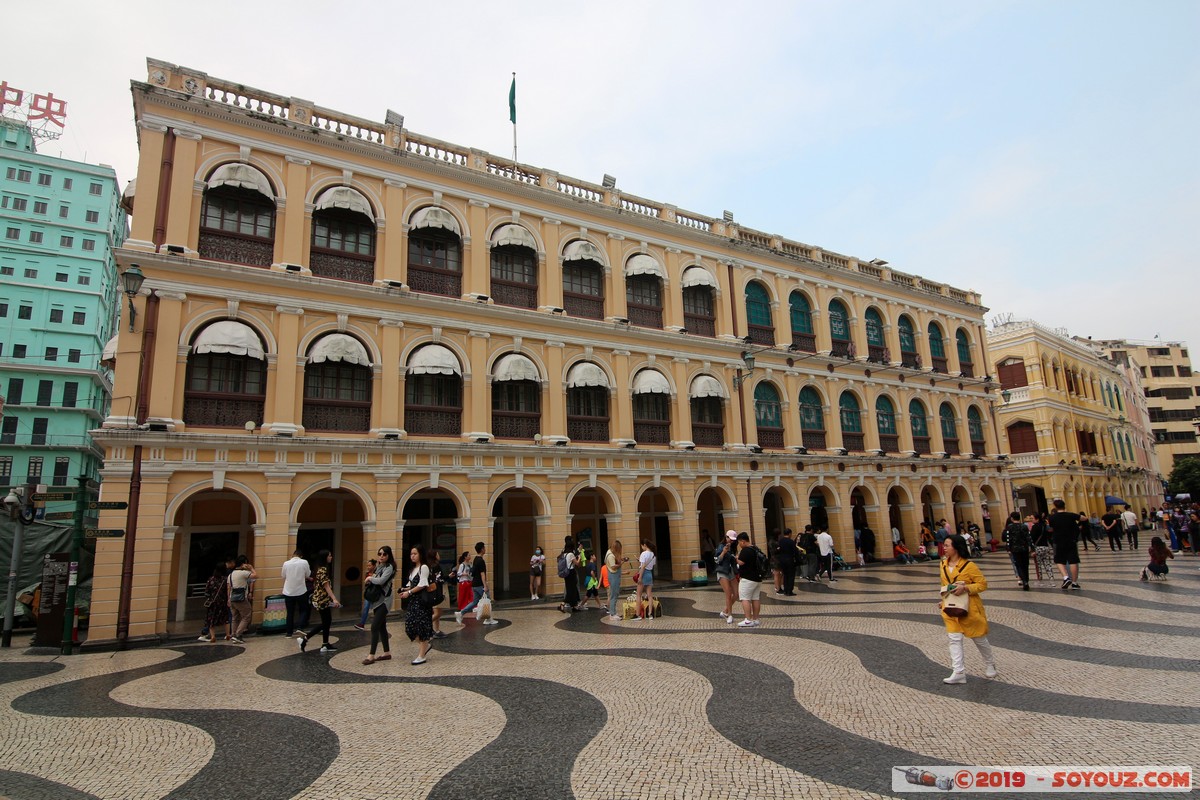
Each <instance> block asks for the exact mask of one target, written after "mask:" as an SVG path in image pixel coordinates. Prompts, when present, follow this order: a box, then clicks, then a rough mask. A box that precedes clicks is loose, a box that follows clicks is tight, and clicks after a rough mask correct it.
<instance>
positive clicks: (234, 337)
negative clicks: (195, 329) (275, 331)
mask: <svg viewBox="0 0 1200 800" xmlns="http://www.w3.org/2000/svg"><path fill="white" fill-rule="evenodd" d="M192 352H193V353H196V354H197V355H200V354H202V353H229V354H230V355H235V356H250V357H251V358H257V359H259V360H260V361H261V360H263V359H265V358H266V353H264V352H263V346H262V340H261V339H259V338H258V334H257V333H255V332H254V329H253V328H251V327H250V326H249V325H247V324H245V323H244V322H238V321H237V320H233V319H225V320H221V321H220V322H214V323H213V324H212V325H209V326H208V327H207V328H205V329H204V330H202V331H200V335H199V336H197V337H196V341H194V342H193V343H192Z"/></svg>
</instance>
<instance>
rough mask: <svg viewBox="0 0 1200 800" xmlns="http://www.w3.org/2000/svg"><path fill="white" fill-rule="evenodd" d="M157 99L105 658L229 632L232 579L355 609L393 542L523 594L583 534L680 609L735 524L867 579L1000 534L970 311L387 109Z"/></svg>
mask: <svg viewBox="0 0 1200 800" xmlns="http://www.w3.org/2000/svg"><path fill="white" fill-rule="evenodd" d="M132 91H133V99H134V109H135V113H136V120H137V131H138V137H139V145H140V161H139V167H138V176H137V184H136V188H135V189H133V190H132V191H131V192H130V193H129V194H130V198H129V203H130V205H131V206H132V208H133V224H132V235H131V237H130V239H129V240H128V241H127V243H126V247H125V248H124V249H123V250H122V251H121V252H120V254H119V257H120V265H121V269H122V270H123V271H125V272H128V271H131V270H134V268H135V265H136V272H141V273H142V274H144V276H145V282H144V284H143V285H142V286H141V289H140V292H139V293H138V294H137V295H136V297H134V298H133V299H132V301H131V308H132V310H133V315H132V316H131V318H130V320H129V322H130V324H128V325H122V329H121V333H120V338H119V340H118V341H117V342H116V345H115V363H116V368H115V370H116V373H115V374H116V380H115V390H114V403H113V406H114V412H113V416H111V417H109V418H108V419H107V420H105V422H104V425H103V428H102V430H100V431H98V436H97V440H98V441H99V442H100V443H101V444H102V445H103V446H104V448H105V452H106V461H105V470H104V488H103V495H104V499H106V500H120V499H124V498H125V497H126V496H128V497H129V499H130V509H129V512H128V516H125V517H123V516H122V515H121V513H120V512H111V516H107V517H106V518H105V519H103V520H102V521H101V525H102V526H103V527H120V526H121V525H122V523H123V524H124V526H125V527H126V528H127V530H128V531H129V533H128V534H127V536H126V538H125V539H124V540H121V539H112V540H103V541H100V542H98V546H97V557H96V564H97V567H96V579H95V590H94V593H93V604H92V614H91V631H90V636H91V638H92V639H93V640H98V641H106V640H111V639H113V638H124V637H125V636H129V637H131V638H133V637H142V636H146V637H152V636H157V635H162V634H164V633H166V632H169V631H171V630H173V629H174V628H175V627H177V626H181V625H182V624H184V623H187V621H188V620H192V619H196V618H198V617H200V616H202V612H203V608H202V600H201V598H200V596H199V591H198V587H200V586H201V585H202V584H203V583H204V581H205V579H206V578H207V577H208V575H209V574H210V573H211V571H212V567H213V564H214V563H215V562H216V561H217V560H218V559H220V558H223V557H224V556H225V555H226V554H231V553H235V552H244V553H246V554H248V555H249V556H250V557H251V560H252V561H253V562H254V563H255V565H256V566H257V567H258V568H259V572H260V583H259V594H260V596H261V595H262V594H264V593H266V594H271V593H273V592H277V591H278V590H279V588H280V585H281V581H280V579H279V577H278V574H279V565H280V564H281V563H282V562H283V561H284V560H285V559H286V558H287V557H288V556H289V555H290V553H291V551H292V550H293V548H295V547H297V546H300V547H301V548H302V549H304V550H305V551H306V552H308V553H309V554H311V553H312V552H314V551H315V549H317V548H321V547H328V548H329V549H331V550H332V551H333V553H334V555H335V559H336V562H335V563H336V567H337V568H336V570H335V578H336V579H335V589H336V590H337V591H338V593H339V594H340V595H341V598H342V601H343V602H344V603H346V604H347V605H348V606H350V607H354V605H355V604H356V603H357V601H358V598H359V597H360V588H361V568H362V564H363V561H364V559H365V558H366V557H367V556H369V555H372V554H373V553H374V552H375V549H376V548H377V547H378V546H379V545H381V544H390V545H392V546H393V547H395V548H397V552H398V553H399V552H401V548H403V549H405V550H406V549H407V547H408V546H410V545H411V544H414V543H422V544H426V545H436V546H437V547H438V548H439V549H440V553H441V557H442V558H443V559H444V560H447V561H453V559H454V558H455V557H456V556H457V555H458V554H459V553H461V552H462V551H464V550H468V549H470V548H471V547H472V546H473V545H474V543H475V542H477V541H483V542H486V543H487V544H488V546H489V551H488V552H489V555H488V558H489V563H490V564H491V565H492V574H493V582H494V586H495V588H496V590H497V592H498V593H499V594H501V595H502V596H503V595H504V594H511V595H521V594H523V593H524V590H525V588H526V586H527V583H528V581H527V574H528V572H527V570H528V563H529V557H530V554H531V553H532V550H533V548H534V546H535V545H541V546H543V547H544V548H546V550H547V551H548V553H549V554H550V555H551V557H553V556H554V555H556V554H557V553H558V551H559V549H560V548H561V545H562V541H563V537H564V536H565V535H567V534H573V535H575V536H576V537H578V538H580V539H582V540H583V541H584V542H585V543H586V544H588V545H590V547H592V548H598V549H600V551H601V553H603V551H604V548H605V547H607V546H608V545H609V543H611V542H612V541H613V540H614V539H618V540H621V541H622V542H623V544H624V545H625V547H626V551H627V552H632V553H636V550H637V546H636V543H637V541H638V540H639V539H648V540H650V541H653V542H655V544H656V546H657V548H658V554H659V563H660V572H661V573H662V577H664V578H666V579H668V580H675V581H681V580H687V579H688V578H689V577H690V576H691V571H690V570H691V568H692V562H693V561H694V560H697V559H699V558H700V557H701V554H702V551H704V550H705V549H706V547H705V542H706V541H707V540H708V539H709V538H710V537H711V538H712V539H715V538H717V537H718V536H719V535H720V532H721V531H723V530H725V529H726V528H736V529H738V530H746V531H749V532H751V533H752V534H753V535H754V537H755V538H756V539H760V540H761V539H763V538H764V537H768V536H770V535H772V534H773V533H774V532H775V531H777V530H780V529H783V528H785V527H790V528H793V529H797V530H798V529H800V528H802V527H803V526H804V525H805V524H808V523H809V522H810V521H811V522H815V523H816V524H818V525H828V526H829V527H830V529H831V532H832V534H833V536H834V538H835V540H836V542H837V544H838V547H839V548H840V550H841V551H842V552H843V553H847V554H849V555H850V556H851V557H852V556H853V550H854V545H853V538H852V537H853V529H854V528H855V527H861V526H863V525H870V526H871V527H872V528H874V529H875V530H876V531H878V532H880V536H879V541H880V542H881V543H885V542H887V541H889V537H888V536H887V534H886V531H888V530H889V529H890V527H891V526H892V525H893V524H895V525H896V526H898V527H899V528H900V529H901V530H902V531H903V533H904V535H905V537H906V538H907V540H908V542H909V544H910V545H913V546H915V541H916V532H917V527H918V521H919V520H920V519H921V518H923V517H928V518H932V519H938V518H941V517H946V518H949V519H959V520H963V521H966V520H968V519H974V520H976V521H981V520H982V519H983V518H985V517H987V516H988V510H989V508H990V513H991V515H992V516H996V517H997V518H998V516H999V514H1000V513H1003V511H1004V508H1003V507H1002V505H1003V503H1002V498H1006V497H1007V491H1006V487H1005V483H1004V462H1003V461H1001V460H999V459H997V458H996V456H997V454H998V453H1000V452H1001V450H1000V447H999V445H998V442H997V438H996V432H995V430H994V427H993V424H992V419H993V416H992V401H993V400H994V399H996V398H997V395H996V392H995V384H994V383H992V382H991V381H990V379H989V377H988V375H987V374H986V373H987V364H989V363H990V361H989V357H988V352H987V349H986V340H985V336H984V327H983V320H982V314H983V312H984V309H983V308H982V306H981V305H980V298H979V297H978V295H976V294H974V293H973V292H968V291H963V290H960V289H956V288H953V287H951V286H948V285H946V284H943V283H939V282H936V281H932V280H928V279H925V278H921V277H918V276H915V275H911V274H907V273H903V272H900V271H896V270H893V269H891V268H889V266H888V265H887V264H886V263H884V262H882V261H878V260H876V261H870V262H868V261H863V260H859V259H857V258H854V257H851V256H848V255H841V254H837V253H835V252H831V251H827V250H824V249H822V248H819V247H816V246H813V245H808V244H803V243H800V242H797V241H792V240H789V239H785V238H783V237H781V236H778V235H775V234H770V233H765V232H760V231H756V230H753V229H751V228H749V227H745V226H743V225H741V224H739V223H738V222H736V221H734V220H733V219H732V218H731V217H729V216H728V215H726V216H725V217H724V218H711V217H707V216H704V215H700V214H695V213H692V212H686V211H683V210H681V209H679V208H677V207H675V206H673V205H670V204H666V203H660V202H656V201H652V200H649V199H645V198H640V197H636V196H633V195H630V194H628V193H626V192H623V191H621V190H619V189H618V188H616V186H615V181H612V180H605V181H603V182H602V183H601V184H593V183H590V182H587V181H583V180H577V179H574V178H568V177H566V176H563V175H559V174H557V173H556V172H554V171H552V170H548V169H542V168H537V167H532V166H529V165H525V164H518V163H514V162H512V161H510V160H508V159H504V158H499V157H496V156H493V155H491V154H488V153H485V152H482V151H479V150H476V149H472V148H470V147H462V146H459V145H455V144H451V143H448V142H443V141H438V140H435V139H431V138H429V137H425V136H420V135H417V134H415V133H413V132H412V131H409V130H407V129H406V128H404V127H403V124H402V120H400V119H399V118H398V117H395V116H394V115H392V114H390V113H389V115H388V119H387V121H386V122H384V123H377V122H373V121H369V120H365V119H359V118H354V117H350V116H347V115H344V114H340V113H338V112H336V111H332V110H330V109H328V108H323V107H319V106H316V105H314V104H312V103H310V102H308V101H303V100H299V99H297V98H294V97H286V96H282V95H275V94H271V93H269V92H265V91H259V90H257V89H253V88H250V87H246V86H243V85H241V84H238V83H236V82H234V81H229V80H220V79H216V78H213V77H210V76H208V75H206V74H204V73H202V72H197V71H195V70H190V69H185V68H182V67H177V66H174V65H171V64H166V63H162V62H157V61H150V62H149V75H148V79H147V81H146V82H134V83H133V86H132ZM301 91H303V90H302V88H301ZM136 272H135V273H134V274H136ZM881 546H882V545H881ZM879 555H881V556H883V557H889V556H890V550H889V551H886V552H880V553H879ZM123 567H125V572H126V575H125V578H124V580H122V574H121V573H122V568H123ZM552 572H553V570H551V573H552ZM548 583H549V586H548V590H549V592H554V591H556V590H557V591H561V588H562V587H561V581H560V580H559V579H558V578H557V577H555V576H553V575H551V576H550V577H549V579H548ZM122 585H124V587H125V597H124V598H122V596H121V587H122ZM259 611H261V607H260V609H259ZM187 624H188V625H191V624H193V623H187Z"/></svg>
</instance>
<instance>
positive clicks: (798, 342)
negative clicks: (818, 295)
mask: <svg viewBox="0 0 1200 800" xmlns="http://www.w3.org/2000/svg"><path fill="white" fill-rule="evenodd" d="M788 307H789V309H790V310H791V317H792V346H793V347H795V348H796V349H797V350H800V351H802V352H805V353H815V352H817V335H816V332H815V331H814V330H813V321H812V307H811V306H809V304H808V298H807V297H805V296H804V293H803V292H792V293H791V295H790V296H789V297H788Z"/></svg>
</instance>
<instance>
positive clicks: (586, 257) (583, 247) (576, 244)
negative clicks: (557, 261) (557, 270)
mask: <svg viewBox="0 0 1200 800" xmlns="http://www.w3.org/2000/svg"><path fill="white" fill-rule="evenodd" d="M562 260H563V263H566V262H568V261H595V262H596V263H597V264H604V263H605V260H604V253H603V252H601V251H600V248H599V247H596V245H594V244H592V243H591V242H588V241H584V240H583V239H576V240H575V241H573V242H571V243H570V244H569V245H567V249H566V250H563V257H562Z"/></svg>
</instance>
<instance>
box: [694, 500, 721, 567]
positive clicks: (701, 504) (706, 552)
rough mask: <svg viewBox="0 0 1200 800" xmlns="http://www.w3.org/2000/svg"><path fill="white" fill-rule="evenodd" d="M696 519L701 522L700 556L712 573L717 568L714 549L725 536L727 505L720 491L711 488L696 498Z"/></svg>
mask: <svg viewBox="0 0 1200 800" xmlns="http://www.w3.org/2000/svg"><path fill="white" fill-rule="evenodd" d="M696 518H697V519H698V520H699V522H700V525H699V529H700V554H701V555H702V556H703V558H704V560H705V562H706V563H707V564H708V569H709V571H710V572H711V571H713V570H714V569H715V568H716V565H715V564H714V563H713V552H714V549H715V547H716V546H717V545H719V544H720V543H721V540H722V538H723V537H724V536H725V504H724V502H723V499H722V495H721V492H720V491H718V490H717V489H714V488H712V487H711V486H710V487H708V488H706V489H704V490H703V491H702V492H700V496H699V497H698V498H696ZM706 537H707V538H706Z"/></svg>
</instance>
